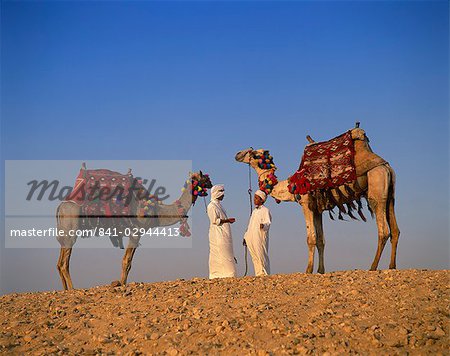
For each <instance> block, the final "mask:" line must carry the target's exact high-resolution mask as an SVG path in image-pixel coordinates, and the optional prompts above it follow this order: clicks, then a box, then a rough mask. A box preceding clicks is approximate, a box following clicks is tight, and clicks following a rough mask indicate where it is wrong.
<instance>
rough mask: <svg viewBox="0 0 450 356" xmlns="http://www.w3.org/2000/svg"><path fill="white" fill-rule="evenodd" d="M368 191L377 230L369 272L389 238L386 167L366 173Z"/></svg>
mask: <svg viewBox="0 0 450 356" xmlns="http://www.w3.org/2000/svg"><path fill="white" fill-rule="evenodd" d="M367 177H368V183H369V191H368V200H369V204H370V206H371V208H372V210H373V211H374V212H375V217H376V221H377V228H378V248H377V252H376V254H375V258H374V260H373V263H372V266H371V267H370V270H371V271H375V270H376V269H377V268H378V263H379V262H380V258H381V254H382V253H383V249H384V246H385V245H386V242H387V240H388V238H389V236H390V234H389V224H388V221H387V216H386V215H387V200H388V191H389V182H390V180H391V179H390V172H389V170H388V168H387V167H386V166H379V167H376V168H374V169H372V170H371V171H369V172H368V173H367Z"/></svg>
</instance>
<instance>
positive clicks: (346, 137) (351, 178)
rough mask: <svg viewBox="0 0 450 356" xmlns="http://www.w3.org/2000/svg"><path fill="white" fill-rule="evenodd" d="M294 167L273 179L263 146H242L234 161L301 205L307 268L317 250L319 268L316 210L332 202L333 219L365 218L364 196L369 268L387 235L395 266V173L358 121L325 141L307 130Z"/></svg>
mask: <svg viewBox="0 0 450 356" xmlns="http://www.w3.org/2000/svg"><path fill="white" fill-rule="evenodd" d="M307 138H308V141H309V142H310V143H309V144H308V145H307V146H306V147H305V151H304V154H303V157H302V162H301V164H300V167H299V169H298V170H297V171H296V172H295V173H294V174H293V175H292V176H291V177H289V178H288V179H286V180H283V181H278V179H277V177H276V176H275V171H276V169H277V168H276V167H275V165H274V163H273V159H272V156H271V155H270V153H269V151H267V150H262V149H261V150H253V148H250V149H246V150H242V151H240V152H238V153H237V154H236V157H235V159H236V161H238V162H242V163H247V164H249V165H250V166H251V167H252V168H253V169H254V170H255V171H256V173H257V174H258V181H259V188H260V189H262V190H264V191H265V192H266V193H267V194H270V195H271V196H272V197H273V198H274V199H275V200H276V201H277V203H279V202H281V201H286V202H289V201H290V202H297V203H299V204H300V205H301V206H302V208H303V214H304V217H305V222H306V233H307V243H308V249H309V257H308V267H307V268H306V272H307V273H312V271H313V267H314V252H315V248H317V251H318V254H319V268H318V270H317V272H318V273H324V272H325V266H324V249H325V239H324V233H323V223H322V213H323V212H324V211H325V210H328V211H329V214H330V217H331V218H332V219H333V214H334V213H333V209H334V208H336V207H337V208H338V216H339V219H341V220H342V219H343V214H344V215H345V214H347V215H348V216H350V217H351V218H352V219H357V218H356V217H355V215H354V213H358V215H359V217H360V218H361V219H362V220H364V221H365V220H366V219H365V217H364V214H363V211H362V204H361V198H365V199H366V200H367V203H368V208H369V211H370V212H371V214H375V217H376V223H377V228H378V248H377V252H376V254H375V258H374V260H373V263H372V266H371V267H370V270H376V269H377V267H378V263H379V261H380V257H381V254H382V252H383V249H384V246H385V244H386V242H387V240H388V239H389V238H390V239H391V245H392V250H391V260H390V264H389V268H391V269H395V268H396V254H397V243H398V238H399V235H400V231H399V229H398V226H397V221H396V217H395V212H394V201H395V199H394V193H395V173H394V170H393V169H392V168H391V167H390V165H389V164H388V163H387V162H386V161H385V160H384V159H383V158H381V157H380V156H378V155H376V154H375V153H374V152H373V151H372V149H371V148H370V146H369V139H368V138H367V136H366V134H365V132H364V130H362V129H360V128H359V123H357V124H356V127H355V128H354V129H352V130H349V131H348V132H346V133H345V134H343V135H340V136H338V137H336V138H334V139H332V140H330V141H326V142H320V143H316V142H314V141H313V140H312V139H311V138H310V137H309V136H308V137H307Z"/></svg>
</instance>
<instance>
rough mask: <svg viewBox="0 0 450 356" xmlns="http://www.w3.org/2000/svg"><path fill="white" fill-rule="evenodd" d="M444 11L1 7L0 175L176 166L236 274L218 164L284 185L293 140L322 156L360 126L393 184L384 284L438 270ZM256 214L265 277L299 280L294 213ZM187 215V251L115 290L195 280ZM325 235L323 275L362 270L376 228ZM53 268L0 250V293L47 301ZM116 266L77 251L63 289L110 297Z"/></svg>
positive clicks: (162, 255) (300, 243)
mask: <svg viewBox="0 0 450 356" xmlns="http://www.w3.org/2000/svg"><path fill="white" fill-rule="evenodd" d="M448 10H449V8H448V2H447V1H382V2H378V1H353V2H341V1H339V2H327V1H321V2H307V1H277V2H270V1H267V2H266V1H265V2H257V1H232V2H227V1H223V2H216V1H198V2H189V1H183V2H175V1H167V2H162V1H160V2H75V1H73V2H20V1H18V2H16V1H14V2H13V1H4V2H2V3H1V46H2V47H1V89H2V92H1V103H2V105H1V125H2V126H1V129H2V130H1V141H2V143H1V153H2V159H3V160H5V159H9V160H11V159H62V160H64V159H80V160H95V159H114V160H115V159H122V160H123V159H188V160H192V161H193V165H194V168H196V169H202V170H203V171H206V172H208V173H210V175H211V177H212V179H213V181H214V182H216V183H224V184H225V185H226V187H227V190H228V194H227V198H226V200H225V202H224V205H225V206H226V208H227V210H228V212H229V215H234V216H236V217H237V218H238V222H237V223H236V224H235V225H234V226H233V233H234V239H235V253H236V255H237V257H238V258H240V259H241V260H242V255H243V250H242V248H241V246H240V241H241V238H242V234H243V231H244V230H245V227H246V226H245V225H246V223H247V218H248V199H247V196H246V190H247V184H248V183H247V181H246V179H247V171H246V167H245V166H244V165H241V164H238V163H236V162H235V161H234V154H235V153H236V152H237V151H238V150H240V149H243V148H247V147H249V146H253V147H255V148H260V147H263V148H267V149H270V150H271V153H272V154H273V156H274V160H275V163H276V164H277V166H278V167H279V170H278V171H277V175H278V176H279V177H280V178H285V177H287V176H288V175H290V174H292V173H293V172H294V171H295V169H296V168H297V167H298V164H299V161H300V157H301V154H302V150H303V147H304V145H305V144H306V140H305V136H306V135H307V134H310V135H311V136H312V137H313V138H315V139H316V140H326V139H329V138H332V137H334V136H336V135H338V134H340V133H342V132H344V131H346V130H347V129H349V128H351V127H353V125H354V122H355V121H357V120H358V121H361V127H362V128H364V129H365V130H366V133H367V134H368V136H369V137H370V139H371V144H372V148H373V149H374V150H375V151H376V152H377V153H378V154H380V155H381V156H382V157H384V158H385V159H386V160H387V161H389V162H390V163H391V165H392V166H393V167H394V169H395V170H396V172H397V176H398V177H397V179H398V182H397V214H398V220H399V225H400V229H401V231H402V234H401V237H400V244H399V255H398V267H399V268H440V269H442V268H448V265H449V262H448V261H449V225H448V212H449V207H448V202H449V199H448V198H449V191H448V186H449V181H448V174H449V163H448V162H449V147H448V138H449V137H448V135H449V124H448V113H449V112H448V97H449V96H448V95H449V91H448V83H449V82H448V79H449V77H448V74H449V72H448V61H449V58H448V43H449V20H448V13H449V12H448ZM104 168H107V167H104ZM75 176H76V172H74V178H75ZM183 179H184V177H183V178H181V177H180V186H181V185H182V181H183ZM253 179H254V182H253V183H254V184H255V183H256V182H255V176H253ZM2 189H3V188H2ZM268 204H269V205H268V206H269V208H271V209H272V213H273V215H274V225H273V228H272V232H271V247H270V248H271V257H272V269H273V272H274V273H290V272H296V271H304V269H305V268H306V262H307V260H306V259H307V247H306V243H305V227H304V221H303V216H302V213H301V209H300V208H299V207H298V206H295V205H294V204H286V205H280V206H277V205H275V203H273V201H270V202H269V203H268ZM194 213H195V216H194V227H193V229H194V240H193V242H194V247H193V248H192V249H191V250H189V251H187V252H186V251H182V250H175V249H174V250H169V249H168V250H164V251H163V252H161V251H152V250H146V251H144V250H142V251H138V252H137V254H136V257H135V264H134V266H133V269H132V272H131V276H130V279H131V280H138V281H154V280H163V279H175V278H190V277H192V276H202V277H203V276H206V275H207V258H208V240H207V229H208V221H207V218H206V216H205V214H204V212H203V210H202V209H201V206H200V205H198V206H196V207H195V208H194ZM325 221H326V223H325V226H326V232H325V233H326V240H327V247H326V268H327V270H328V271H332V270H338V269H354V268H367V267H368V266H369V265H370V263H371V261H372V258H373V255H374V253H375V249H376V240H377V238H376V228H375V222H374V221H370V222H368V223H366V224H363V223H343V222H333V223H329V222H328V218H325ZM389 248H390V246H389V245H388V246H387V250H385V253H384V257H388V255H389ZM57 252H58V251H56V250H44V249H40V250H11V249H6V250H5V249H2V253H1V266H2V268H1V273H2V274H1V277H2V279H1V281H2V283H1V287H2V291H7V292H8V291H24V290H38V289H51V288H59V287H60V282H59V277H58V276H57V272H56V269H55V267H54V266H55V263H56V258H57ZM121 254H122V251H118V250H105V251H104V253H102V254H101V256H99V254H98V251H85V250H78V251H75V252H74V256H73V258H72V274H73V279H74V283H75V285H76V286H79V287H88V286H93V285H96V284H102V283H109V282H110V281H111V280H113V279H117V277H118V275H119V273H120V264H121V261H120V260H121ZM386 266H387V263H386V258H385V259H383V261H382V263H381V267H383V268H385V267H386ZM239 269H240V272H242V271H243V266H242V263H241V264H240V265H239ZM87 271H89V272H87ZM93 271H94V272H93Z"/></svg>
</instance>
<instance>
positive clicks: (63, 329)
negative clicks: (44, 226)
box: [0, 270, 450, 355]
mask: <svg viewBox="0 0 450 356" xmlns="http://www.w3.org/2000/svg"><path fill="white" fill-rule="evenodd" d="M449 277H450V271H426V270H403V271H389V270H387V271H378V272H367V271H346V272H334V273H329V274H325V275H317V274H314V275H307V274H303V273H298V274H291V275H273V276H269V277H262V278H254V277H245V278H228V279H222V280H211V281H210V280H205V279H193V280H189V281H183V280H177V281H173V282H162V283H152V284H144V283H131V284H129V285H128V286H126V287H112V286H101V287H96V288H92V289H85V290H72V291H67V292H65V291H56V292H42V293H25V294H10V295H6V296H2V297H1V298H0V306H1V309H0V316H1V319H0V323H1V328H0V352H1V353H5V354H25V353H33V354H61V355H62V354H87V355H89V354H92V355H94V354H127V355H129V354H131V355H134V354H148V353H151V354H157V355H184V354H234V355H241V354H255V353H256V354H257V355H267V354H274V355H279V354H322V355H334V354H343V353H345V354H355V353H358V354H373V355H379V354H392V355H396V354H401V355H408V354H413V355H416V354H420V355H424V354H430V355H439V354H441V355H448V354H449V315H450V303H449Z"/></svg>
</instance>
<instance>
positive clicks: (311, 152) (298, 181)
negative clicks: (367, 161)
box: [289, 131, 356, 194]
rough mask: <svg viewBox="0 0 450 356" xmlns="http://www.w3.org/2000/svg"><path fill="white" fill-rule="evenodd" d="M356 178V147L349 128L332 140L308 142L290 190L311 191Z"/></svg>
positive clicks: (336, 185) (303, 192)
mask: <svg viewBox="0 0 450 356" xmlns="http://www.w3.org/2000/svg"><path fill="white" fill-rule="evenodd" d="M355 180H356V168H355V147H354V143H353V139H352V135H351V131H348V132H346V133H344V134H342V135H340V136H337V137H335V138H333V139H332V140H329V141H326V142H318V143H313V144H310V145H308V146H306V147H305V151H304V153H303V157H302V161H301V163H300V167H299V169H298V170H297V172H295V173H294V174H293V175H292V176H291V177H290V178H289V190H290V192H291V193H293V194H307V193H309V192H312V191H316V190H321V189H330V188H337V187H339V186H341V185H343V184H346V183H351V182H354V181H355Z"/></svg>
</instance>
